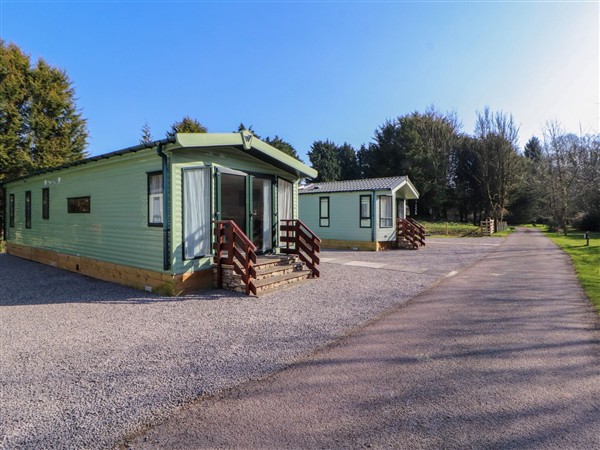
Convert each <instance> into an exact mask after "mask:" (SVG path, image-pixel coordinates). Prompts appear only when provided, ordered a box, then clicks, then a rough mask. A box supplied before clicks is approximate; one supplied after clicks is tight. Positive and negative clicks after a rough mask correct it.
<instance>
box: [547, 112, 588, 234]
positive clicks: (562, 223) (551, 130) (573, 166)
mask: <svg viewBox="0 0 600 450" xmlns="http://www.w3.org/2000/svg"><path fill="white" fill-rule="evenodd" d="M543 152H544V162H543V163H544V169H545V171H544V175H545V177H544V179H543V180H544V184H545V186H546V191H545V196H544V200H543V201H544V204H545V206H546V210H547V211H548V213H549V215H550V222H551V225H554V226H556V227H559V228H560V229H562V230H563V232H564V234H565V235H566V234H567V225H568V224H569V222H570V220H571V219H572V218H573V217H574V216H575V214H576V213H577V204H578V203H581V196H582V194H583V190H584V189H585V184H586V183H585V182H584V181H583V179H584V178H582V177H581V175H582V173H583V169H584V165H583V164H582V162H583V161H584V160H585V158H586V152H585V147H584V146H583V145H582V142H581V140H580V138H578V137H577V136H576V135H574V134H567V133H565V132H564V130H563V129H562V127H561V125H560V124H558V123H557V122H548V123H547V124H546V127H545V129H544V147H543Z"/></svg>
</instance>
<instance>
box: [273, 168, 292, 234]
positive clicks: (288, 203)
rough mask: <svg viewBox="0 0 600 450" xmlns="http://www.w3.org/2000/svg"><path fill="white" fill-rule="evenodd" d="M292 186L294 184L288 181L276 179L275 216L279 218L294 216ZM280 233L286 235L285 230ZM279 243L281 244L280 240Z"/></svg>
mask: <svg viewBox="0 0 600 450" xmlns="http://www.w3.org/2000/svg"><path fill="white" fill-rule="evenodd" d="M293 188H294V185H293V184H292V183H290V182H289V181H285V180H282V179H281V178H279V179H278V180H277V216H278V219H279V220H284V219H293V218H294V212H293V209H292V208H293V205H292V196H293ZM279 224H281V222H279ZM281 234H282V235H283V236H286V235H287V232H282V233H281ZM279 245H283V244H282V242H281V241H280V242H279Z"/></svg>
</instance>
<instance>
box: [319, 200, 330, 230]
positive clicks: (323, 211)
mask: <svg viewBox="0 0 600 450" xmlns="http://www.w3.org/2000/svg"><path fill="white" fill-rule="evenodd" d="M319 226H320V227H328V226H329V197H319Z"/></svg>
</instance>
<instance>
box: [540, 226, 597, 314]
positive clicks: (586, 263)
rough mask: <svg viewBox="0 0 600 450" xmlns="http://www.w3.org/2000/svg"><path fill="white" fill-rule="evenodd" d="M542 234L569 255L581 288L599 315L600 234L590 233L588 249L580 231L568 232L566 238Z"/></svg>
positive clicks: (558, 235) (549, 233)
mask: <svg viewBox="0 0 600 450" xmlns="http://www.w3.org/2000/svg"><path fill="white" fill-rule="evenodd" d="M544 234H545V235H546V236H547V237H549V238H550V239H551V240H552V241H554V242H555V243H556V244H558V245H559V246H560V247H561V248H562V249H563V250H564V251H565V252H566V253H568V254H569V256H570V257H571V260H572V261H573V265H574V266H575V272H576V273H577V278H579V282H580V283H581V286H583V289H584V290H585V293H586V294H587V296H588V297H589V298H590V300H591V301H592V303H593V305H594V306H595V307H596V311H598V313H599V314H600V233H590V237H591V239H590V245H589V247H587V246H586V245H585V243H586V241H585V239H583V232H582V231H569V234H568V236H564V235H562V234H557V233H553V232H545V233H544Z"/></svg>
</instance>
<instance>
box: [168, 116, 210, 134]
mask: <svg viewBox="0 0 600 450" xmlns="http://www.w3.org/2000/svg"><path fill="white" fill-rule="evenodd" d="M207 132H208V130H207V129H206V127H205V126H204V125H202V124H201V123H200V122H198V121H197V120H196V119H192V118H191V117H190V116H185V117H184V118H183V119H181V121H180V122H174V123H173V125H171V129H170V130H169V131H167V136H173V135H174V134H175V133H207Z"/></svg>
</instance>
